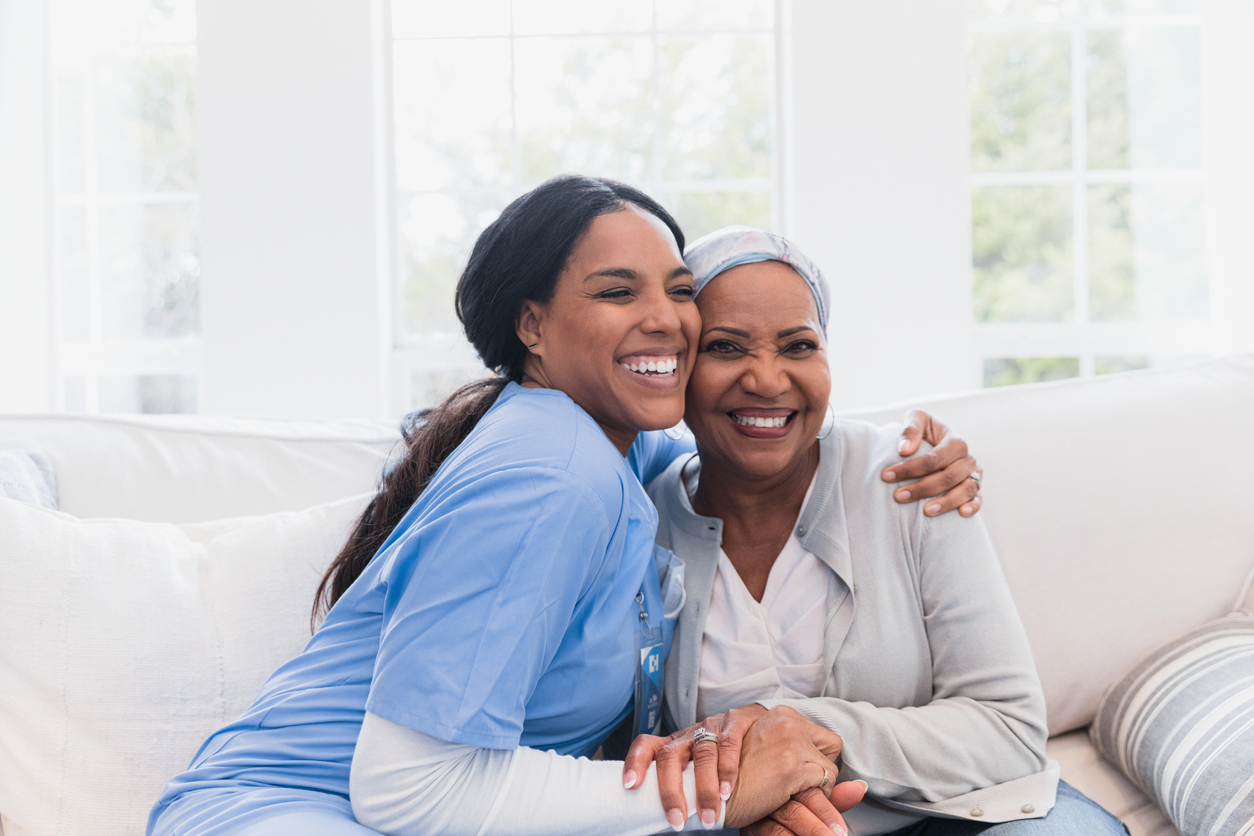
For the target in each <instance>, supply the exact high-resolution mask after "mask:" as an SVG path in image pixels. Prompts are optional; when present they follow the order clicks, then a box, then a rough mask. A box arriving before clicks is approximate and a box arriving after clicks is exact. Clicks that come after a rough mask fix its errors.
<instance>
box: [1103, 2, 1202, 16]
mask: <svg viewBox="0 0 1254 836" xmlns="http://www.w3.org/2000/svg"><path fill="white" fill-rule="evenodd" d="M1201 6H1202V4H1201V0H1088V13H1089V14H1091V15H1093V16H1094V17H1108V16H1111V15H1139V14H1197V13H1199V12H1201V11H1202V8H1201Z"/></svg>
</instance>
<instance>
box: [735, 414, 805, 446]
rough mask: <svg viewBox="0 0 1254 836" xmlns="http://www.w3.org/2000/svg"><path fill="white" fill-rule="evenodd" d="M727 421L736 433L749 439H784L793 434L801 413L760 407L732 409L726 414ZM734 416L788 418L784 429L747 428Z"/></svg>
mask: <svg viewBox="0 0 1254 836" xmlns="http://www.w3.org/2000/svg"><path fill="white" fill-rule="evenodd" d="M725 414H726V415H727V421H728V423H729V424H731V425H732V427H733V428H734V429H735V430H736V432H738V433H740V434H741V435H743V436H746V437H747V438H758V439H775V438H783V437H784V436H786V435H788V434H789V433H790V432H792V428H793V425H794V424H796V423H797V421H796V416H797V415H799V414H800V413H799V412H798V411H797V410H795V409H783V408H778V407H777V408H771V409H764V408H759V407H745V408H744V409H732V410H729V411H728V412H726V413H725ZM733 415H739V416H740V417H742V418H787V419H788V420H787V421H785V422H784V426H782V427H747V426H745V425H744V424H741V423H740V422H738V421H737V420H736V419H735V418H734V417H733Z"/></svg>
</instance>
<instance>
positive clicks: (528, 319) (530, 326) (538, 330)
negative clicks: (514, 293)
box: [514, 299, 545, 354]
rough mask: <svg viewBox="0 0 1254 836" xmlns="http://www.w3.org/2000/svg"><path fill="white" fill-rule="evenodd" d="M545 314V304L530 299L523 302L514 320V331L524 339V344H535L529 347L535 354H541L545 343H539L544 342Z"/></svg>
mask: <svg viewBox="0 0 1254 836" xmlns="http://www.w3.org/2000/svg"><path fill="white" fill-rule="evenodd" d="M544 314H545V310H544V306H543V305H541V304H539V303H538V302H534V301H532V300H530V299H528V300H527V301H525V302H523V304H522V308H521V309H519V311H518V319H517V320H515V322H514V333H516V334H517V335H518V339H520V340H522V344H523V345H525V346H535V348H531V349H529V350H530V351H531V353H533V354H539V353H540V352H541V350H543V345H542V344H541V345H537V343H541V342H542V336H543V326H544V318H545V317H544Z"/></svg>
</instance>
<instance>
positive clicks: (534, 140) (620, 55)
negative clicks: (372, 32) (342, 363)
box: [391, 0, 780, 406]
mask: <svg viewBox="0 0 1254 836" xmlns="http://www.w3.org/2000/svg"><path fill="white" fill-rule="evenodd" d="M391 25H392V64H393V77H392V85H393V99H394V120H395V159H396V203H397V206H396V214H397V224H398V232H399V234H398V236H397V239H398V242H399V246H398V249H399V255H398V261H399V267H398V270H397V273H398V280H399V286H398V290H397V304H396V305H395V308H396V315H397V322H396V324H395V328H396V333H397V334H399V335H400V336H399V338H398V342H399V346H398V351H397V358H396V359H397V363H396V365H397V366H399V367H400V373H401V378H402V379H401V381H400V383H399V384H398V385H400V386H402V387H407V388H408V390H409V391H408V398H407V402H408V403H409V404H410V405H412V406H422V405H426V404H430V403H432V402H435V401H437V400H439V399H440V398H441V397H443V396H444V395H446V394H447V393H448V391H449V390H451V389H452V388H453V387H454V386H455V385H456V384H457V383H459V382H461V381H463V380H465V379H469V378H472V377H475V376H479V375H482V374H483V370H482V368H481V367H480V366H479V364H478V362H477V361H476V358H475V355H474V352H473V350H472V349H470V347H469V346H467V345H466V344H465V342H464V339H463V338H462V336H461V334H460V327H459V325H458V323H457V319H456V317H455V315H454V312H453V289H454V287H455V285H456V282H457V278H458V275H459V272H460V269H461V267H462V266H463V265H464V264H465V261H466V258H467V256H468V255H469V252H470V248H471V246H472V245H473V243H474V240H475V238H476V236H477V235H478V233H479V232H480V231H481V230H482V229H483V227H484V226H486V225H487V224H488V223H489V222H490V221H491V220H492V219H493V218H495V217H496V215H497V214H498V213H499V212H500V211H501V209H503V208H504V207H505V205H506V204H507V203H508V202H509V201H510V200H512V199H513V198H515V197H517V196H518V195H520V194H522V193H523V192H525V191H526V190H527V189H529V188H531V187H533V186H535V185H538V184H539V183H541V182H543V181H544V180H546V179H547V178H549V177H552V176H554V175H556V174H560V173H563V172H580V173H586V174H593V175H599V176H608V177H613V178H616V179H620V180H624V181H626V182H629V183H631V184H633V185H636V186H639V187H640V188H642V189H644V190H645V191H646V192H648V193H649V194H651V195H653V196H654V197H656V198H658V199H659V200H660V201H661V202H662V203H663V205H665V206H666V207H667V208H668V209H670V210H671V211H672V212H673V213H674V214H675V216H676V218H677V220H678V221H679V223H680V225H681V227H682V228H683V230H684V233H685V235H686V236H687V237H688V239H689V240H693V239H695V238H697V237H699V236H700V235H703V234H704V233H706V232H709V231H712V230H714V229H717V228H719V227H721V226H724V225H726V224H730V223H746V224H753V225H757V226H762V227H767V228H771V227H774V226H775V225H776V224H775V222H774V216H775V214H777V213H778V211H779V208H778V207H779V205H780V201H779V195H778V188H779V187H778V182H779V181H778V179H777V175H776V172H777V171H778V162H777V159H776V154H777V149H778V143H777V142H776V141H775V131H776V113H777V108H776V82H775V76H776V48H775V4H774V3H773V2H771V1H770V0H732V1H731V2H727V0H722V2H717V3H715V2H702V0H655V2H639V0H622V1H621V2H605V3H587V2H576V1H573V0H564V2H552V0H546V1H545V2H541V1H540V0H512V2H511V1H510V0H491V2H484V3H478V4H473V5H467V4H460V5H459V4H450V3H437V2H433V0H394V2H393V5H392V19H391Z"/></svg>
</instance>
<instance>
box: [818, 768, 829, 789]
mask: <svg viewBox="0 0 1254 836" xmlns="http://www.w3.org/2000/svg"><path fill="white" fill-rule="evenodd" d="M831 777H832V776H831V775H828V774H827V770H826V769H824V770H823V780H822V782H820V783H819V789H821V790H825V789H827V782H828V780H830V779H831Z"/></svg>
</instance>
